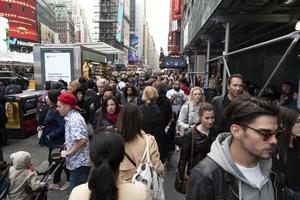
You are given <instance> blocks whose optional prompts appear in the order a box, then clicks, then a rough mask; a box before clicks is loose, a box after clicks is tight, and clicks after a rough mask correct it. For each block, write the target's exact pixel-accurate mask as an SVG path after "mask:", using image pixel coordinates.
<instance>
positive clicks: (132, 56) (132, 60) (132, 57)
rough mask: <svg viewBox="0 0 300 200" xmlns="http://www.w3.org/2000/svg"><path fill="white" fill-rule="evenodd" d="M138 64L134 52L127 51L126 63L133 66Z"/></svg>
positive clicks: (131, 50)
mask: <svg viewBox="0 0 300 200" xmlns="http://www.w3.org/2000/svg"><path fill="white" fill-rule="evenodd" d="M137 62H138V56H137V55H136V51H135V50H133V49H129V50H128V63H129V64H131V65H133V64H136V63H137Z"/></svg>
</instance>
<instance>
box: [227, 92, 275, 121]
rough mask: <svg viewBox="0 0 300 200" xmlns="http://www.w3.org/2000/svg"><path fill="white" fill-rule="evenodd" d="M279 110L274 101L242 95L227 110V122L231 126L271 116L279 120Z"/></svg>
mask: <svg viewBox="0 0 300 200" xmlns="http://www.w3.org/2000/svg"><path fill="white" fill-rule="evenodd" d="M278 114H279V109H278V107H277V106H276V104H275V102H274V101H271V100H269V99H259V98H256V97H247V96H245V95H241V97H240V98H238V99H236V100H234V101H233V102H231V104H229V106H228V107H227V108H226V109H225V112H224V115H225V120H226V122H227V124H228V125H229V126H231V125H232V124H245V125H248V124H250V123H252V122H253V121H254V120H255V119H256V118H257V117H259V116H262V115H270V116H274V117H277V119H278Z"/></svg>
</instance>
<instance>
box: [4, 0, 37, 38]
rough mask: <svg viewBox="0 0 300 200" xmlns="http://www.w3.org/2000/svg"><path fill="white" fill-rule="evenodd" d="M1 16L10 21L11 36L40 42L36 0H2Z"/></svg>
mask: <svg viewBox="0 0 300 200" xmlns="http://www.w3.org/2000/svg"><path fill="white" fill-rule="evenodd" d="M0 8H1V9H0V17H4V18H7V19H8V21H9V37H10V38H18V39H23V40H29V41H33V42H38V41H39V37H38V33H37V12H36V0H27V1H5V0H0Z"/></svg>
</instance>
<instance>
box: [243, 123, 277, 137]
mask: <svg viewBox="0 0 300 200" xmlns="http://www.w3.org/2000/svg"><path fill="white" fill-rule="evenodd" d="M237 125H240V126H243V127H245V128H249V129H251V130H253V131H255V132H257V133H259V134H260V135H261V136H263V140H264V141H266V140H268V139H269V138H271V137H272V136H273V135H275V136H276V137H278V136H279V135H280V134H281V133H282V129H281V128H278V129H277V130H276V131H270V130H267V129H255V128H252V127H250V126H247V125H245V124H241V123H237Z"/></svg>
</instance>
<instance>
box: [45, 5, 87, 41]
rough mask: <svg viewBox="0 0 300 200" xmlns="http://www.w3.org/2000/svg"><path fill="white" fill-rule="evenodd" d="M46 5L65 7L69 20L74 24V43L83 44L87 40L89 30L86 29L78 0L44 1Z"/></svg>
mask: <svg viewBox="0 0 300 200" xmlns="http://www.w3.org/2000/svg"><path fill="white" fill-rule="evenodd" d="M46 1H47V2H48V3H52V4H58V5H65V6H66V8H67V9H68V11H69V12H70V13H71V18H72V20H73V22H74V28H75V37H76V42H84V41H87V40H88V39H87V38H89V36H88V35H89V34H90V33H89V29H88V28H86V26H88V23H86V16H85V13H84V12H83V11H82V9H81V7H80V5H79V3H78V0H46Z"/></svg>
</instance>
